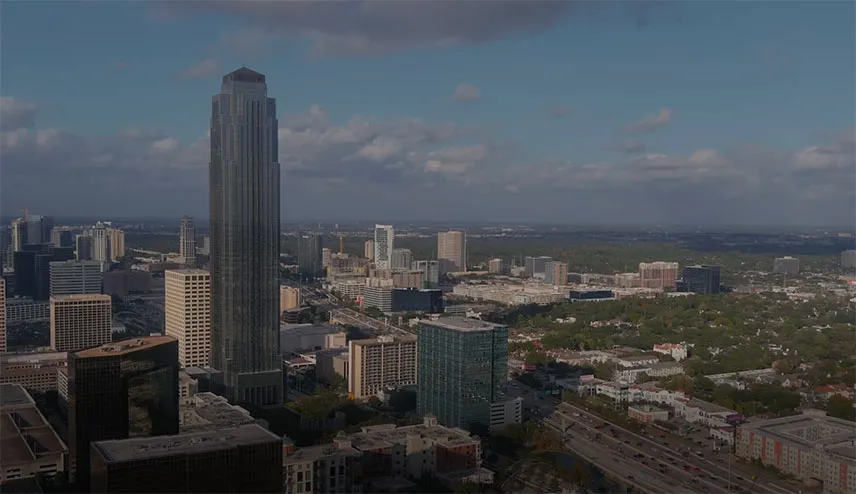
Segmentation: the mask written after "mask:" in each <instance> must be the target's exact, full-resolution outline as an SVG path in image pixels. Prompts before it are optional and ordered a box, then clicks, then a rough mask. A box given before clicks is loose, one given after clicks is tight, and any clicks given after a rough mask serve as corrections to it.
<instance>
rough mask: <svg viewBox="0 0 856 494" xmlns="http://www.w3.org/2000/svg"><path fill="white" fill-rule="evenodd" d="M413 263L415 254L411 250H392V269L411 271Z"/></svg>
mask: <svg viewBox="0 0 856 494" xmlns="http://www.w3.org/2000/svg"><path fill="white" fill-rule="evenodd" d="M412 263H413V253H412V252H410V249H392V257H391V259H390V266H389V267H390V269H410V265H411V264H412Z"/></svg>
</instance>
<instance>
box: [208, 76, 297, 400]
mask: <svg viewBox="0 0 856 494" xmlns="http://www.w3.org/2000/svg"><path fill="white" fill-rule="evenodd" d="M211 110H212V111H211V164H210V167H209V187H210V190H209V205H210V218H211V259H210V267H211V365H212V366H213V367H214V368H216V369H217V370H219V371H220V372H221V373H222V374H220V376H221V379H222V382H220V383H219V387H218V388H216V391H217V392H219V393H221V394H223V395H224V396H226V397H227V398H228V399H229V400H230V401H233V402H246V403H252V404H255V405H270V404H276V403H280V402H281V401H282V397H283V392H282V390H283V382H282V362H281V360H280V355H279V179H280V173H279V163H278V162H277V154H278V147H277V119H276V101H275V100H274V99H273V98H268V97H267V84H266V83H265V76H264V75H262V74H259V73H258V72H255V71H252V70H250V69H248V68H246V67H244V68H240V69H238V70H236V71H234V72H232V73H229V74H226V75H225V76H223V84H222V87H221V91H220V94H217V95H215V96H214V97H213V102H212V108H211Z"/></svg>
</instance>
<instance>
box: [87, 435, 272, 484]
mask: <svg viewBox="0 0 856 494" xmlns="http://www.w3.org/2000/svg"><path fill="white" fill-rule="evenodd" d="M90 487H91V490H90V492H104V493H118V492H127V493H137V492H163V493H172V492H199V493H202V492H224V493H225V492H229V493H232V492H253V493H255V492H282V439H281V438H280V437H279V436H277V435H275V434H273V433H271V432H270V431H268V430H266V429H265V428H263V427H261V426H259V425H255V424H250V425H241V426H238V427H229V428H225V429H218V430H210V431H203V432H193V433H186V434H179V435H176V436H169V437H163V436H160V437H140V438H133V439H118V440H107V441H98V442H95V443H93V444H92V478H91V482H90Z"/></svg>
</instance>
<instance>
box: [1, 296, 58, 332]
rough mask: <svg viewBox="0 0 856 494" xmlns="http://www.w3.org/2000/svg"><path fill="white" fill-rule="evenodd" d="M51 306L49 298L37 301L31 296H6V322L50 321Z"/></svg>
mask: <svg viewBox="0 0 856 494" xmlns="http://www.w3.org/2000/svg"><path fill="white" fill-rule="evenodd" d="M50 318H51V306H50V302H48V301H47V300H44V301H43V300H39V301H35V300H33V299H31V298H27V297H24V298H9V297H8V291H7V297H6V323H7V324H14V323H19V322H37V321H49V320H50Z"/></svg>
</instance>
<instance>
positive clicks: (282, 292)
mask: <svg viewBox="0 0 856 494" xmlns="http://www.w3.org/2000/svg"><path fill="white" fill-rule="evenodd" d="M298 308H300V289H299V288H296V287H290V286H281V287H279V311H280V312H282V311H286V310H291V309H298Z"/></svg>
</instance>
